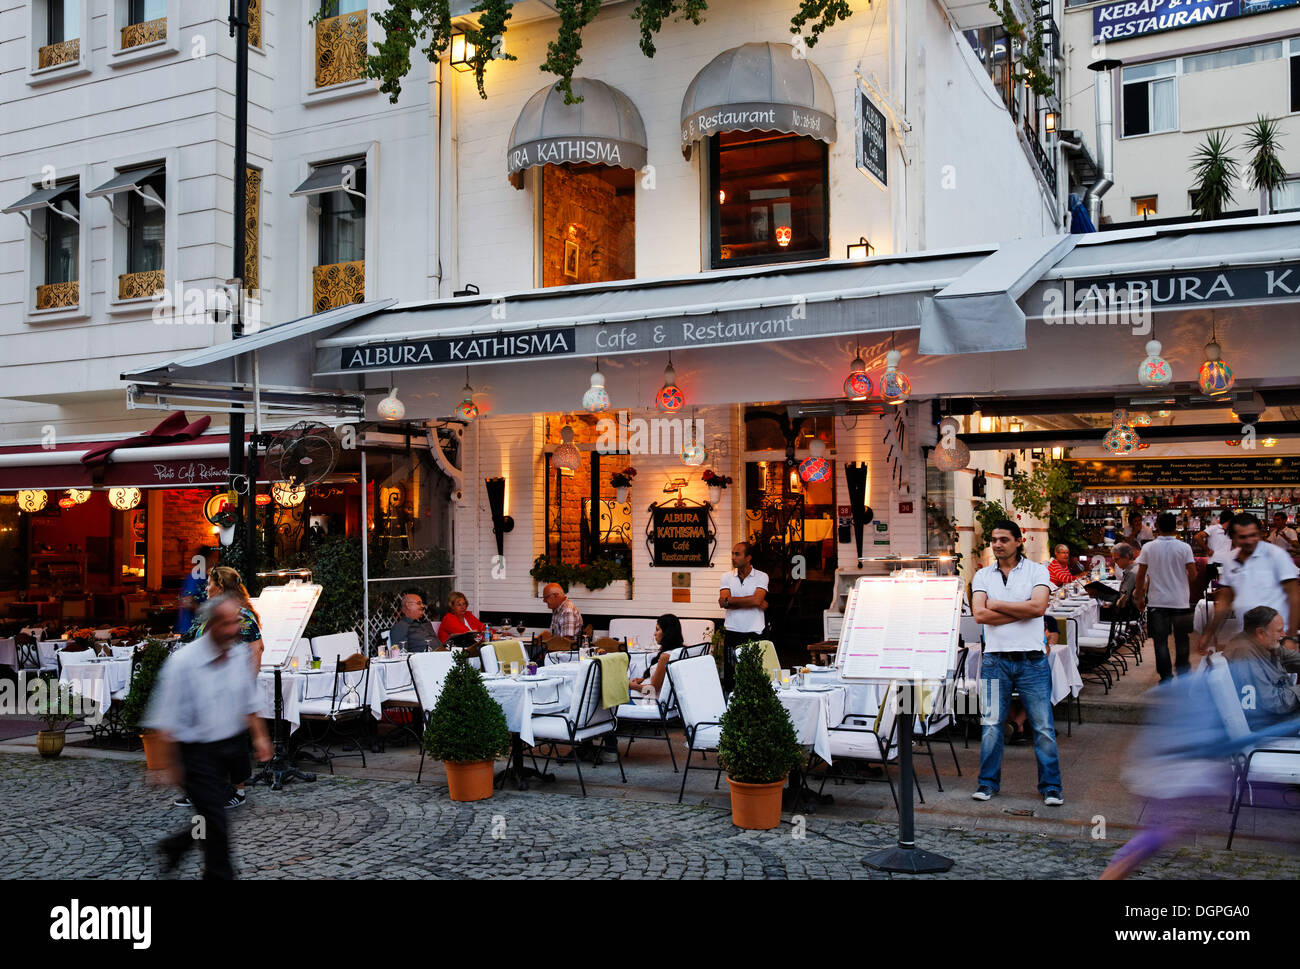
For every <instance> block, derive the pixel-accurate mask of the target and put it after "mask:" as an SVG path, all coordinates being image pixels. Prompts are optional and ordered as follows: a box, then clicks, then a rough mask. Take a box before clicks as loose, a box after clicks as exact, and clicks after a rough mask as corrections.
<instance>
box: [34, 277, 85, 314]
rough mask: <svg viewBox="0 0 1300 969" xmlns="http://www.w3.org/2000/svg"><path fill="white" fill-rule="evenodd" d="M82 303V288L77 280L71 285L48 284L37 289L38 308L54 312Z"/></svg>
mask: <svg viewBox="0 0 1300 969" xmlns="http://www.w3.org/2000/svg"><path fill="white" fill-rule="evenodd" d="M79 302H81V287H80V285H79V284H78V283H77V280H75V279H74V280H73V281H72V282H70V283H46V284H45V285H44V286H37V287H36V308H37V309H38V310H54V309H59V308H60V307H64V306H76V305H77V304H78V303H79Z"/></svg>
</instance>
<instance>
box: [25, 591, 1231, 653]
mask: <svg viewBox="0 0 1300 969" xmlns="http://www.w3.org/2000/svg"><path fill="white" fill-rule="evenodd" d="M1213 617H1214V602H1213V600H1206V599H1201V600H1200V601H1199V602H1197V603H1196V610H1195V612H1194V613H1193V614H1192V631H1193V632H1195V633H1197V634H1200V633H1203V632H1205V630H1206V629H1207V628H1208V627H1209V625H1210V620H1211V619H1212V618H1213ZM1239 632H1241V615H1240V614H1239V613H1238V612H1237V610H1236V609H1233V610H1232V611H1231V612H1229V613H1228V618H1227V619H1225V620H1224V621H1223V626H1222V627H1221V628H1220V629H1219V642H1220V643H1226V642H1227V641H1228V640H1229V639H1231V638H1232V637H1233V636H1235V635H1237V633H1239ZM0 662H2V661H0Z"/></svg>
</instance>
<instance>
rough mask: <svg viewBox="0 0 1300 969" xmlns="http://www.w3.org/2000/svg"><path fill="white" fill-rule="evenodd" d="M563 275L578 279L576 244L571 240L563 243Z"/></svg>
mask: <svg viewBox="0 0 1300 969" xmlns="http://www.w3.org/2000/svg"><path fill="white" fill-rule="evenodd" d="M564 275H566V276H568V277H569V278H570V279H577V278H578V244H577V243H576V242H574V241H573V240H572V239H566V240H565V241H564Z"/></svg>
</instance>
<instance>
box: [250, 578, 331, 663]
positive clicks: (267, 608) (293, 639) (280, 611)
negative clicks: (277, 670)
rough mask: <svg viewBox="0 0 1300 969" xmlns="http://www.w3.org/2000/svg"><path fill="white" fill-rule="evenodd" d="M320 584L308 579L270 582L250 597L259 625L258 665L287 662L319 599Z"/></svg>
mask: <svg viewBox="0 0 1300 969" xmlns="http://www.w3.org/2000/svg"><path fill="white" fill-rule="evenodd" d="M320 594H321V587H320V586H319V585H316V584H315V583H312V582H290V583H289V584H288V585H270V586H267V587H266V588H265V589H263V590H262V594H261V595H260V596H259V597H258V598H256V599H254V600H253V608H254V609H255V610H257V615H258V617H259V619H260V620H261V622H260V623H259V625H260V626H261V627H262V645H263V647H264V650H263V652H262V665H263V666H264V667H275V666H279V667H281V668H284V667H286V666H288V665H289V660H290V658H291V657H292V656H293V651H294V647H295V646H296V645H297V643H298V639H299V637H300V636H302V633H303V630H304V629H306V628H307V621H308V620H309V619H311V614H312V612H313V610H315V608H316V603H317V601H319V599H320Z"/></svg>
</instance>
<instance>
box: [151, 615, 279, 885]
mask: <svg viewBox="0 0 1300 969" xmlns="http://www.w3.org/2000/svg"><path fill="white" fill-rule="evenodd" d="M239 608H240V603H239V602H238V601H237V600H236V599H234V598H233V597H231V596H218V597H217V598H215V599H210V600H208V601H207V602H206V603H204V605H203V608H202V610H201V611H200V617H201V618H203V619H205V620H206V622H207V628H206V631H205V632H204V634H203V635H202V636H200V637H199V638H198V639H196V640H195V641H194V642H192V643H190V644H189V645H188V646H186V647H185V648H184V649H181V650H177V651H176V652H175V653H173V654H172V655H171V656H170V657H168V659H167V661H166V662H165V663H163V665H162V669H161V670H160V671H159V674H158V684H157V686H156V687H155V688H154V692H153V696H152V697H151V698H150V701H149V709H148V712H147V713H146V715H145V719H144V726H146V727H150V728H152V729H153V730H155V731H157V734H156V737H157V738H158V739H159V740H160V741H162V743H163V749H164V758H165V760H166V761H167V767H166V768H165V769H164V776H165V778H166V779H167V781H168V782H169V783H171V784H173V785H176V786H180V787H183V788H184V789H185V793H186V795H187V796H188V797H189V799H190V801H191V802H192V803H193V805H194V809H195V810H196V811H197V812H198V813H199V814H200V815H202V817H203V827H202V829H197V828H195V827H193V826H187V827H185V828H183V829H181V830H180V831H178V832H177V833H176V834H174V835H172V836H171V837H169V838H165V839H164V840H163V841H161V842H160V843H159V849H160V850H161V851H162V853H163V856H164V859H165V861H166V865H167V870H168V871H170V870H171V869H173V868H175V867H176V866H177V865H178V864H179V863H180V860H181V857H182V856H183V855H184V854H185V852H186V851H188V850H189V849H190V847H192V846H193V844H194V842H195V840H201V841H202V842H203V862H204V865H203V877H204V878H206V879H223V880H228V879H232V878H234V877H235V873H234V870H233V869H232V868H231V866H230V838H229V821H228V819H227V817H226V797H227V794H228V789H229V786H230V785H229V780H230V778H232V777H247V776H248V775H249V774H250V773H252V771H251V769H250V765H249V763H248V734H249V733H251V734H252V735H253V749H254V752H255V753H256V754H257V756H258V759H259V760H263V761H267V760H270V759H271V757H272V755H273V751H272V749H271V741H270V738H269V737H268V736H267V734H266V727H265V726H263V724H262V721H261V719H260V718H259V717H258V716H257V712H258V709H259V704H258V702H257V681H256V677H255V675H254V673H253V669H252V657H251V655H250V654H249V652H248V646H247V645H246V644H245V643H244V642H243V641H242V639H241V638H240V635H239ZM198 830H201V835H199V834H196V831H198Z"/></svg>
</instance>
